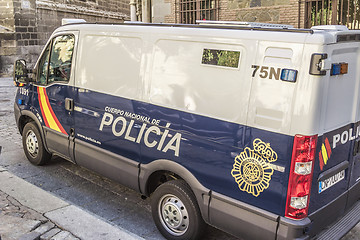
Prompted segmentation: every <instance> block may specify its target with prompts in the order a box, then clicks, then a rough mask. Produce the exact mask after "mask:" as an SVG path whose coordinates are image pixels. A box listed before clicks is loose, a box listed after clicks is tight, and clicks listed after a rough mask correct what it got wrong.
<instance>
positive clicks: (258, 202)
mask: <svg viewBox="0 0 360 240" xmlns="http://www.w3.org/2000/svg"><path fill="white" fill-rule="evenodd" d="M142 30H143V32H142V33H140V32H136V33H132V32H131V31H126V30H124V31H118V32H114V31H111V30H109V32H108V33H106V34H104V35H99V34H94V32H93V31H88V32H87V31H86V30H83V31H81V33H80V35H81V38H80V43H79V46H80V48H79V60H78V64H77V70H76V73H77V77H76V88H77V89H78V93H77V97H76V98H75V99H74V104H75V111H74V116H75V129H76V130H75V131H76V135H75V138H76V139H75V158H76V161H77V163H79V164H81V165H84V166H86V167H89V168H91V169H93V170H95V171H101V172H103V173H104V174H105V175H107V176H110V177H112V178H115V179H118V180H119V181H120V182H122V183H123V184H125V185H127V186H131V187H133V188H135V189H137V188H138V186H137V182H136V180H135V179H136V178H134V176H136V174H137V173H138V172H137V171H138V170H137V167H139V164H140V190H141V191H142V192H143V193H147V194H150V193H151V191H153V190H154V187H156V186H157V185H156V184H155V186H149V185H146V184H147V182H146V180H147V179H145V177H147V176H149V177H150V179H151V177H152V176H154V175H151V176H150V174H153V172H147V171H155V172H154V174H155V175H156V174H157V171H160V170H162V171H164V170H167V167H168V168H169V169H174V168H173V167H170V166H172V165H173V164H174V163H176V164H178V166H179V167H178V169H185V170H184V171H183V170H182V171H180V170H179V172H175V174H177V175H179V176H180V177H182V178H185V177H183V176H182V174H181V172H186V173H184V174H187V175H190V176H193V177H192V179H196V180H194V183H193V182H189V184H190V185H192V186H195V185H197V186H199V187H198V188H201V190H202V192H203V193H205V195H204V197H203V198H202V197H201V195H200V196H199V194H198V195H197V199H198V202H199V204H200V205H204V206H207V205H209V204H210V209H211V210H210V212H209V213H208V212H207V208H206V207H204V206H200V208H201V209H202V210H203V212H202V213H203V217H204V218H205V220H207V221H208V222H209V223H211V224H214V225H216V226H219V227H221V228H225V229H229V228H232V229H233V230H234V229H235V231H233V232H234V233H236V234H240V232H246V228H247V227H248V226H249V225H246V224H248V221H249V220H245V219H244V223H246V224H245V225H244V227H243V228H241V227H240V228H239V227H235V226H232V225H233V224H236V222H234V221H226V223H227V226H226V225H224V224H223V222H224V221H221V219H226V217H227V216H228V215H229V214H230V215H231V213H228V212H227V210H226V208H221V204H222V203H224V202H226V201H228V200H226V199H235V201H233V200H231V201H230V202H228V203H230V204H231V205H230V206H236V209H238V208H239V207H241V209H243V210H240V211H244V209H246V211H247V210H248V209H247V208H249V206H250V205H252V206H255V208H254V209H256V208H258V209H257V211H261V212H262V213H261V215H264V216H265V215H266V219H268V222H267V223H268V225H267V226H269V227H268V229H267V232H266V234H272V235H274V234H275V231H276V225H277V223H276V219H277V216H278V215H283V214H284V206H285V201H286V199H285V196H286V191H287V186H286V184H284V183H285V182H286V181H287V177H288V176H287V171H288V169H287V164H288V161H289V160H288V159H290V158H291V147H292V141H293V138H292V137H289V136H287V135H286V134H276V133H273V132H271V131H268V130H260V129H258V128H254V127H249V126H246V122H247V121H248V120H247V113H246V112H247V111H248V106H249V99H251V97H250V93H251V90H250V88H251V84H254V82H252V81H249V77H251V76H252V75H253V72H254V68H253V66H252V63H253V62H255V63H256V62H258V61H257V60H256V59H254V57H255V56H256V55H255V54H254V51H255V52H257V50H256V49H257V47H258V46H257V44H258V43H257V42H256V41H254V40H253V39H249V40H246V39H245V40H240V38H237V39H235V38H234V37H230V35H231V34H233V33H234V32H233V31H229V33H228V36H227V37H222V38H221V37H217V36H216V35H215V36H213V35H212V34H214V33H211V32H210V33H209V31H204V30H202V31H204V35H206V34H208V36H201V34H198V36H197V34H196V32H195V31H194V30H193V32H190V31H191V30H189V33H186V34H182V36H181V37H178V36H177V35H179V34H174V35H173V36H172V35H171V34H168V32H169V29H166V30H164V34H163V35H161V34H159V36H157V37H151V36H150V34H146V30H144V29H142ZM132 31H133V30H132ZM158 31H159V32H161V31H162V30H161V29H159V30H158ZM170 31H171V30H170ZM196 31H199V30H196ZM142 34H143V35H142ZM169 35H170V36H171V37H170V36H169ZM275 45H276V44H275ZM90 46H91V48H92V49H93V51H88V49H89V48H90ZM289 48H290V49H291V50H290V51H294V52H295V57H296V56H297V55H298V54H299V52H298V51H299V49H300V48H299V47H292V46H290V45H289V46H288V47H287V48H285V57H284V58H285V60H284V62H285V63H284V62H281V63H280V64H279V63H275V64H273V65H271V66H272V67H273V68H274V70H272V71H275V72H271V74H272V78H273V79H263V78H261V77H258V78H256V79H257V80H258V81H263V83H264V86H266V85H269V84H270V83H267V82H266V81H271V80H272V81H278V82H280V80H279V76H278V71H279V70H277V69H278V68H279V69H280V68H285V67H291V66H293V65H291V66H288V63H289V62H291V60H290V61H289V57H288V56H287V54H289V53H288V52H290V51H289ZM292 48H294V49H292ZM248 49H250V50H251V53H250V51H249V50H248ZM271 50H273V49H271ZM271 50H270V53H269V54H270V59H271V54H272V53H271ZM275 50H276V49H275ZM280 50H282V49H281V48H280ZM214 51H215V52H216V51H227V52H228V53H231V54H235V55H238V56H239V63H238V64H237V65H234V66H233V67H224V66H219V65H216V64H215V65H214V64H208V63H206V60H203V58H204V56H205V57H206V54H207V52H210V53H214ZM275 52H276V51H275ZM109 56H112V57H111V58H109ZM277 57H279V56H272V59H276V58H277ZM280 58H281V56H280ZM286 58H288V59H286ZM294 59H296V58H294ZM204 61H205V62H204ZM99 62H101V64H99ZM260 63H261V62H260ZM271 63H272V62H271V60H270V62H266V63H265V64H271ZM265 64H264V65H265ZM275 68H276V70H275ZM129 70H131V71H129ZM280 70H281V69H280ZM269 71H270V69H269ZM105 73H106V74H105ZM204 73H205V74H204ZM259 73H260V74H262V75H263V74H264V73H263V72H261V69H260V71H259ZM269 78H270V77H269ZM275 78H277V79H275ZM114 83H116V84H114ZM285 84H289V85H290V88H294V87H293V85H292V83H285ZM269 86H270V85H269ZM279 86H281V85H279ZM285 88H286V87H284V91H285ZM259 96H260V95H259ZM286 96H287V97H288V99H290V101H291V94H287V95H286ZM261 101H264V102H266V101H268V100H266V98H263V99H261ZM275 105H276V104H275ZM286 111H290V110H289V109H285V112H286ZM286 114H288V113H286ZM85 123H86V124H85ZM285 146H288V147H285ZM259 149H263V150H264V149H266V150H267V151H268V155H265V156H266V157H263V155H262V154H259V153H258V152H259V151H260V150H259ZM289 149H290V150H289ZM104 153H105V155H103V154H104ZM140 153H141V154H140ZM249 154H256V156H257V157H258V158H259V161H261V162H262V163H263V164H264V165H262V166H261V167H260V168H259V169H255V171H257V173H261V174H263V176H262V177H261V178H259V179H255V180H251V179H250V178H251V174H250V175H247V176H244V172H243V171H244V170H247V165H246V163H245V162H244V159H246V156H247V155H249ZM104 156H106V157H104ZM124 162H125V163H126V164H125V166H126V167H124V165H123V164H124ZM104 163H105V164H104ZM241 164H243V166H241ZM270 164H271V165H270ZM248 165H249V166H250V165H251V163H248ZM244 166H245V167H244ZM240 168H241V169H240ZM274 169H276V170H274ZM174 170H175V169H174ZM175 171H176V170H175ZM119 172H121V174H118V173H119ZM255 174H256V173H255ZM142 177H144V179H143V178H142ZM189 178H191V177H189ZM256 181H257V182H256ZM207 189H208V190H207ZM209 190H212V195H211V197H213V200H212V201H210V200H209V199H210V198H209V197H210V196H209V197H207V196H206V194H208V192H209ZM194 191H196V188H194ZM246 203H247V204H250V205H246ZM219 204H220V205H219ZM254 209H253V210H254ZM261 209H263V210H261ZM211 211H213V212H211ZM224 211H225V212H224ZM226 212H227V213H226ZM208 214H209V217H208ZM254 216H257V217H256V218H254V219H252V220H251V221H254V222H256V219H259V215H257V214H255V215H254ZM264 216H261V217H260V219H262V218H263V217H264ZM233 217H235V218H234V220H236V219H238V218H242V216H236V215H233ZM230 222H231V224H230V225H229V224H228V223H230ZM253 224H254V223H253ZM251 234H259V235H258V236H259V237H260V236H264V235H265V234H263V233H257V232H256V231H253V232H252V233H251Z"/></svg>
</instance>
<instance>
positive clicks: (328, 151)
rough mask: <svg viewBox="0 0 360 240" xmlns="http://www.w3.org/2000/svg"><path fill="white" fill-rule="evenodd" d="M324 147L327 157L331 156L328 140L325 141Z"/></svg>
mask: <svg viewBox="0 0 360 240" xmlns="http://www.w3.org/2000/svg"><path fill="white" fill-rule="evenodd" d="M325 147H326V151H327V153H328V156H329V157H330V155H331V147H330V143H329V139H327V138H326V139H325Z"/></svg>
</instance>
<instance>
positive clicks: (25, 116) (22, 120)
mask: <svg viewBox="0 0 360 240" xmlns="http://www.w3.org/2000/svg"><path fill="white" fill-rule="evenodd" d="M28 122H35V124H36V126H37V128H38V130H39V132H40V134H41V138H42V140H43V144H44V147H45V149H46V150H47V151H49V149H48V147H47V144H46V141H45V134H44V131H43V128H42V125H41V123H40V121H39V119H38V118H37V117H36V116H35V114H34V113H32V112H30V111H28V110H23V111H21V116H20V117H19V120H18V129H19V132H20V134H22V133H23V130H24V127H25V125H26V124H27V123H28Z"/></svg>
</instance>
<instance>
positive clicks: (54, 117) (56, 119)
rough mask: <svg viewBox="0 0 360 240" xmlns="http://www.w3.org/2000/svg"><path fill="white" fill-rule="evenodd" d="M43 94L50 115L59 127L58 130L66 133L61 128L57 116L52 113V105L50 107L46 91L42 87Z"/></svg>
mask: <svg viewBox="0 0 360 240" xmlns="http://www.w3.org/2000/svg"><path fill="white" fill-rule="evenodd" d="M44 95H45V99H46V103H47V105H48V106H49V110H50V113H51V116H52V118H53V119H54V121H55V123H56V125H57V127H58V128H59V129H60V132H62V133H64V134H67V133H66V131H65V129H64V128H63V126H62V125H61V124H60V122H59V120H58V118H57V117H56V115H55V113H54V111H53V109H52V107H51V105H50V103H49V97H48V95H47V93H46V90H45V88H44Z"/></svg>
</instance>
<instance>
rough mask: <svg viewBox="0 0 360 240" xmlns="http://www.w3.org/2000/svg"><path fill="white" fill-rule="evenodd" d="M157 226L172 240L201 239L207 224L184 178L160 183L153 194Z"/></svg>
mask: <svg viewBox="0 0 360 240" xmlns="http://www.w3.org/2000/svg"><path fill="white" fill-rule="evenodd" d="M151 210H152V216H153V219H154V221H155V224H156V227H157V228H158V229H159V231H160V232H161V234H162V235H163V236H164V237H165V238H167V239H171V240H181V239H199V238H200V236H201V235H202V234H203V233H204V229H205V227H206V224H205V222H204V220H203V219H202V217H201V213H200V209H199V206H198V205H197V202H196V198H195V195H194V193H193V192H192V191H191V189H190V187H189V186H188V185H187V184H186V183H185V182H184V181H182V180H172V181H169V182H166V183H164V184H162V185H160V186H159V187H158V188H157V189H156V190H155V192H154V193H153V195H152V196H151Z"/></svg>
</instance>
